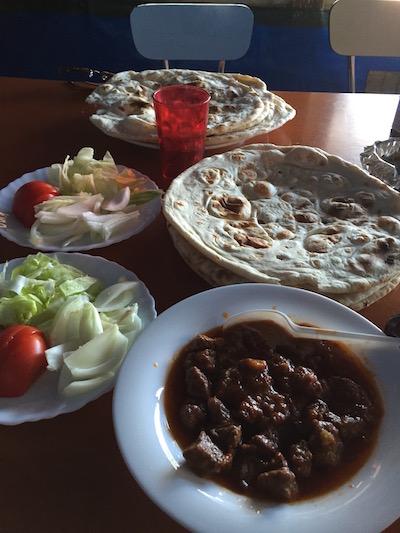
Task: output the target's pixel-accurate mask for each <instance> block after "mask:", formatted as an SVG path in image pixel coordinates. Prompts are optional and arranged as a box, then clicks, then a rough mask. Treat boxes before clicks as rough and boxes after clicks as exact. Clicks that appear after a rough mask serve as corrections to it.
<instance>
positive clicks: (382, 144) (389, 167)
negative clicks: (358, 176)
mask: <svg viewBox="0 0 400 533" xmlns="http://www.w3.org/2000/svg"><path fill="white" fill-rule="evenodd" d="M360 159H361V164H362V166H363V168H364V169H365V170H367V171H368V172H369V173H370V174H372V175H373V176H376V177H377V178H379V179H381V180H382V181H384V182H385V183H386V184H387V185H390V187H393V189H396V190H397V191H400V138H391V139H387V140H386V141H376V142H375V143H374V144H373V145H372V146H366V147H365V148H364V152H362V153H361V155H360Z"/></svg>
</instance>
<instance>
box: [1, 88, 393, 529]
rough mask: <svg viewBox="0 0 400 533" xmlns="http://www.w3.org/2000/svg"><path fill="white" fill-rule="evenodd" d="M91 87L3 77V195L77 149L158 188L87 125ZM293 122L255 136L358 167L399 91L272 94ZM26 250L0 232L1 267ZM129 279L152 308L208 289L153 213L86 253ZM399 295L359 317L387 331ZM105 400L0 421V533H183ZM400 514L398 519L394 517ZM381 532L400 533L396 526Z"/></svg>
mask: <svg viewBox="0 0 400 533" xmlns="http://www.w3.org/2000/svg"><path fill="white" fill-rule="evenodd" d="M89 92H90V89H88V88H82V87H76V86H74V85H70V84H67V83H65V82H59V81H41V80H26V79H12V78H0V101H1V112H0V117H1V120H0V125H1V130H2V136H1V138H2V139H1V160H0V188H2V187H4V186H5V185H7V183H9V182H10V181H12V180H14V179H16V178H18V177H20V176H21V175H22V174H24V173H25V172H29V171H32V170H35V169H37V168H41V167H46V166H49V165H50V164H51V163H54V162H61V161H63V160H64V158H65V156H66V155H67V154H69V155H71V156H74V155H75V154H76V153H77V152H78V150H79V149H80V148H82V147H83V146H92V147H93V148H94V149H95V153H96V156H97V157H98V158H100V157H102V156H103V155H104V153H105V151H106V150H109V151H110V152H111V154H112V155H113V156H114V158H115V160H116V161H117V162H118V163H119V164H123V165H126V166H131V167H133V168H136V169H138V170H140V171H142V172H144V173H145V174H147V175H149V176H150V177H151V178H152V179H153V180H154V181H156V182H157V183H158V185H159V186H160V187H163V183H162V181H161V172H160V162H159V154H158V152H157V151H155V150H152V149H147V148H141V147H138V146H134V145H132V144H128V143H125V142H123V141H121V140H118V139H114V138H111V137H107V136H106V135H104V134H103V133H102V132H100V131H99V130H97V129H96V128H95V127H94V126H93V125H92V124H91V123H90V122H89V116H90V114H91V113H92V108H90V107H89V106H88V105H87V104H86V103H85V97H86V95H87V94H89ZM280 95H281V96H282V97H283V98H284V99H285V100H286V101H287V102H288V103H290V104H291V105H292V106H293V107H294V108H295V109H296V110H297V115H296V117H295V119H294V120H292V121H291V122H290V123H288V124H286V125H285V126H283V127H282V128H280V129H279V130H277V131H275V132H272V133H270V134H269V135H265V136H264V137H261V138H257V139H256V140H257V142H260V141H263V142H271V143H274V144H277V145H290V144H307V145H311V146H317V147H320V148H322V149H324V150H326V151H328V152H331V153H334V154H337V155H339V156H341V157H343V158H345V159H347V160H349V161H351V162H353V163H356V164H359V154H360V152H361V151H362V150H363V149H364V146H366V145H368V144H372V143H373V142H374V141H376V140H384V139H386V138H388V136H389V133H390V128H391V125H392V121H393V117H394V114H395V110H396V107H397V104H398V96H393V95H373V94H327V93H290V92H285V93H280ZM31 252H32V250H31V249H28V248H22V247H21V246H18V245H17V244H13V243H11V242H9V241H7V240H6V239H4V238H2V237H0V263H3V262H4V261H5V260H7V259H12V258H14V257H21V256H25V255H27V254H28V253H31ZM91 253H93V255H96V254H97V255H101V256H104V257H106V258H108V259H111V260H114V261H117V262H118V263H120V264H121V265H123V266H125V267H126V268H128V269H130V270H132V271H133V272H135V273H136V274H137V275H138V276H139V278H141V279H142V280H143V281H144V282H145V283H146V285H147V286H148V288H149V290H150V292H151V293H152V294H153V296H154V298H155V300H156V306H157V311H158V312H159V313H160V312H162V311H163V310H165V309H166V308H168V307H170V306H171V305H172V304H174V303H176V302H177V301H179V300H181V299H183V298H186V297H188V296H190V295H192V294H194V293H197V292H199V291H202V290H205V289H208V288H209V286H208V284H207V283H206V282H205V281H203V280H202V279H200V278H199V277H198V276H197V275H196V274H194V272H192V271H191V270H190V268H189V267H187V266H186V264H185V263H184V262H183V260H182V259H181V258H180V256H179V255H178V253H177V252H176V250H175V248H174V247H173V245H172V243H171V241H170V238H169V235H168V232H167V230H166V225H165V221H164V219H163V216H162V215H160V216H159V217H158V218H157V219H156V220H155V222H154V223H153V224H151V225H150V226H149V227H148V228H147V229H146V230H145V231H143V232H142V233H141V234H139V235H136V236H133V237H131V238H130V239H128V240H127V241H124V242H122V243H119V244H115V245H112V246H109V247H107V248H102V249H99V250H94V251H92V252H91ZM398 300H399V291H398V290H395V291H393V292H392V293H391V294H390V295H388V296H387V297H385V298H383V299H382V300H381V301H379V302H377V303H376V304H374V305H372V306H371V307H370V308H367V309H365V310H364V311H363V312H362V314H363V315H364V316H366V317H367V318H369V319H370V320H372V321H373V322H374V323H376V324H377V325H378V326H379V327H383V326H384V324H385V322H386V320H387V318H388V317H389V316H390V315H391V314H394V313H395V312H399V310H400V304H398V303H397V302H398ZM111 408H112V393H109V394H106V395H104V396H103V397H101V398H100V399H98V400H96V401H94V402H92V403H90V404H88V405H87V406H86V407H84V408H83V409H81V410H79V411H77V412H75V413H71V414H66V415H61V416H59V417H56V418H54V419H52V420H47V421H40V422H35V423H25V424H22V425H17V426H11V427H7V426H0V531H1V532H3V531H4V532H5V533H14V532H15V533H27V532H29V533H32V532H34V533H36V532H40V533H47V532H48V533H54V532H56V531H57V532H58V533H62V532H72V531H73V532H74V533H79V532H84V533H89V532H90V533H92V532H96V533H97V532H107V533H108V532H110V531H113V532H114V533H120V532H121V533H122V532H126V531H134V532H138V533H142V532H143V533H153V532H154V533H156V532H157V533H158V532H160V531H168V532H171V533H172V532H173V533H178V532H183V531H185V530H184V529H183V528H182V527H181V526H179V525H178V524H176V523H175V522H174V521H173V520H172V519H170V518H169V517H168V516H167V515H165V514H164V513H163V512H162V511H161V510H160V509H158V508H157V507H156V506H155V505H154V504H153V503H152V502H151V501H150V500H149V499H148V497H147V496H146V495H145V494H144V493H143V491H142V490H141V489H140V488H139V486H138V485H137V484H136V482H135V481H134V479H133V478H132V476H131V475H130V473H129V472H128V469H127V468H126V466H125V464H124V462H123V460H122V458H121V455H120V453H119V449H118V446H117V443H116V440H115V436H114V431H113V424H112V410H111ZM399 514H400V513H399ZM385 531H386V532H387V533H389V532H390V533H394V532H399V531H400V520H398V521H397V522H396V523H395V524H393V525H392V526H390V527H389V528H388V529H387V530H385Z"/></svg>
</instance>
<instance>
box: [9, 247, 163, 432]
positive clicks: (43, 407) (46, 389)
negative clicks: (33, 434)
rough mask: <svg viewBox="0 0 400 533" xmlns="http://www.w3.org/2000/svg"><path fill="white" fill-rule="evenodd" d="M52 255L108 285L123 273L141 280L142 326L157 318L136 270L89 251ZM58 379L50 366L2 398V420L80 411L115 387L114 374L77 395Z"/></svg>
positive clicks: (26, 419)
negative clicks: (68, 393) (62, 390)
mask: <svg viewBox="0 0 400 533" xmlns="http://www.w3.org/2000/svg"><path fill="white" fill-rule="evenodd" d="M50 257H55V258H56V259H57V260H58V261H59V262H60V263H63V264H67V265H71V266H73V267H75V268H77V269H79V270H81V271H82V272H84V273H85V274H88V275H91V276H93V277H96V278H97V279H99V280H100V281H102V282H103V285H104V287H108V286H110V285H112V284H114V283H117V282H118V280H119V279H120V278H121V277H123V278H125V279H126V280H127V281H138V282H139V286H138V287H137V289H136V295H135V300H136V302H137V303H138V304H139V310H138V315H139V317H140V319H141V321H142V330H143V329H144V328H146V327H147V326H148V324H150V322H151V321H152V320H153V319H154V318H155V316H156V310H155V303H154V299H153V297H152V296H151V294H150V292H149V291H148V289H147V287H146V286H145V284H144V283H143V282H142V281H140V280H139V279H138V278H137V276H136V275H135V274H134V273H133V272H131V271H129V270H127V269H125V268H124V267H122V266H120V265H118V264H117V263H114V262H112V261H108V260H107V259H104V258H102V257H96V256H91V255H88V254H80V253H57V254H52V255H50ZM25 259H26V258H25V257H24V258H18V259H12V260H10V261H9V262H8V266H7V274H6V277H8V276H9V272H11V271H12V270H13V269H14V268H15V267H17V266H19V265H20V264H22V263H23V262H24V260H25ZM3 269H4V264H3V265H0V272H1V271H2V270H3ZM58 379H59V373H58V372H50V371H47V370H46V371H45V372H44V373H43V374H42V375H41V376H40V378H39V379H38V380H37V381H36V382H35V383H34V384H33V385H32V386H31V388H30V389H29V390H28V391H27V392H26V393H25V394H24V395H23V396H20V397H16V398H0V424H4V425H17V424H21V423H23V422H34V421H37V420H43V419H48V418H53V417H55V416H57V415H60V414H63V413H70V412H73V411H76V410H78V409H80V408H81V407H83V406H84V405H86V404H87V403H89V402H91V401H93V400H96V399H97V398H99V397H100V396H102V395H103V394H105V393H106V392H108V391H109V390H111V389H112V388H113V386H114V382H115V378H114V379H113V380H111V381H108V382H106V383H104V384H103V385H101V386H99V387H98V388H96V389H95V390H93V391H91V392H87V393H83V394H80V395H77V396H74V397H64V396H61V395H60V394H58V392H57V385H58Z"/></svg>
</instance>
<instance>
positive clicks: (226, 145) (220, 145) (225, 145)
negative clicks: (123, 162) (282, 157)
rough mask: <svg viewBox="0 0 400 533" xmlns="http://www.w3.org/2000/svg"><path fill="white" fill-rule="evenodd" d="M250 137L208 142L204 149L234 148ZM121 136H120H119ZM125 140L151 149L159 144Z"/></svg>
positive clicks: (156, 147) (157, 147)
mask: <svg viewBox="0 0 400 533" xmlns="http://www.w3.org/2000/svg"><path fill="white" fill-rule="evenodd" d="M252 137H254V135H250V136H249V137H248V138H247V137H246V138H243V139H239V140H237V141H235V142H234V141H229V142H222V143H218V144H209V145H207V144H206V146H205V148H204V150H205V151H206V152H207V150H219V149H220V148H234V147H237V146H240V145H242V144H244V143H245V141H247V140H249V139H251V138H252ZM121 138H122V137H121ZM124 140H125V141H127V142H129V143H131V144H136V145H137V146H142V147H143V148H152V149H153V150H159V148H160V145H159V144H158V142H157V143H146V142H141V141H134V140H131V139H129V138H125V139H124Z"/></svg>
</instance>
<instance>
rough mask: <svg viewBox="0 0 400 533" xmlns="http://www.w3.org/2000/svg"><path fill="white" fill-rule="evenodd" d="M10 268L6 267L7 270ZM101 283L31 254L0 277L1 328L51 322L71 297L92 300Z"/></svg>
mask: <svg viewBox="0 0 400 533" xmlns="http://www.w3.org/2000/svg"><path fill="white" fill-rule="evenodd" d="M6 268H8V266H7V265H6V266H5V269H6ZM102 289H103V285H102V283H101V282H100V281H99V280H98V279H96V278H94V277H91V276H88V275H86V274H84V273H83V272H81V271H80V270H78V269H77V268H75V267H72V266H70V265H66V264H61V263H60V262H59V261H57V259H56V258H53V257H49V256H47V255H45V254H43V253H42V252H39V253H37V254H35V255H29V256H28V257H27V258H26V259H25V261H24V262H23V263H22V264H21V265H20V266H18V267H16V268H14V270H13V271H12V272H11V276H10V279H6V276H5V274H4V271H3V275H2V276H1V277H0V325H1V326H4V327H7V326H11V325H14V324H31V325H37V324H40V323H42V322H43V321H46V322H47V321H51V319H52V318H53V317H54V315H55V313H56V312H57V310H58V308H59V307H60V305H62V303H63V302H64V301H65V300H66V299H67V298H68V297H70V296H73V295H78V294H83V295H85V296H87V298H88V300H90V301H93V300H94V299H95V298H96V297H97V295H98V294H99V293H100V292H101V291H102Z"/></svg>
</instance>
